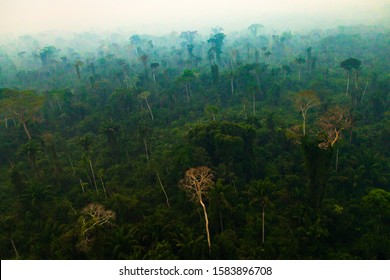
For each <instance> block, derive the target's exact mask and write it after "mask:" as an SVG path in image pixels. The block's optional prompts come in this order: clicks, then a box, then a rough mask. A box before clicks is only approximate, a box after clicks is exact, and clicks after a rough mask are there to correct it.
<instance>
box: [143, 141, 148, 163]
mask: <svg viewBox="0 0 390 280" xmlns="http://www.w3.org/2000/svg"><path fill="white" fill-rule="evenodd" d="M144 147H145V155H146V161H147V162H148V163H149V153H148V144H147V143H146V138H144Z"/></svg>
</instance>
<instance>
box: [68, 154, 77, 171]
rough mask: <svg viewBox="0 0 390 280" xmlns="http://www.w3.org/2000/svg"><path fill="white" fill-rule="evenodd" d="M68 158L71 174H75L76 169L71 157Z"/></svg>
mask: <svg viewBox="0 0 390 280" xmlns="http://www.w3.org/2000/svg"><path fill="white" fill-rule="evenodd" d="M68 159H69V162H70V166H72V170H73V175H76V169H74V165H73V162H72V159H71V158H70V157H68Z"/></svg>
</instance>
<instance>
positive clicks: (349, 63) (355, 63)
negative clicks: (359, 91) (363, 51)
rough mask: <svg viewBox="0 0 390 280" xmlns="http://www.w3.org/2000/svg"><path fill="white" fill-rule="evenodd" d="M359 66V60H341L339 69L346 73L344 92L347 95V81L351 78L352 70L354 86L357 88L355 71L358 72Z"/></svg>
mask: <svg viewBox="0 0 390 280" xmlns="http://www.w3.org/2000/svg"><path fill="white" fill-rule="evenodd" d="M360 65H361V62H360V60H358V59H356V58H352V57H351V58H348V59H346V60H343V61H342V62H341V63H340V67H341V68H343V69H344V70H345V71H347V91H346V94H348V92H349V80H350V76H351V72H352V70H353V69H355V86H356V87H357V75H358V74H357V71H358V70H359V68H360Z"/></svg>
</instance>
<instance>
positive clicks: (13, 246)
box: [10, 237, 19, 259]
mask: <svg viewBox="0 0 390 280" xmlns="http://www.w3.org/2000/svg"><path fill="white" fill-rule="evenodd" d="M10 241H11V244H12V248H13V249H14V252H15V255H16V259H19V253H18V250H17V249H16V246H15V243H14V240H13V239H12V237H11V239H10Z"/></svg>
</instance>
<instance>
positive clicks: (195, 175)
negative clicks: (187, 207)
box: [180, 166, 214, 253]
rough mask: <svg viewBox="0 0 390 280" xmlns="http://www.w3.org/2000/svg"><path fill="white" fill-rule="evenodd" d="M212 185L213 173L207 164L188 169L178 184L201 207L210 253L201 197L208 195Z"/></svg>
mask: <svg viewBox="0 0 390 280" xmlns="http://www.w3.org/2000/svg"><path fill="white" fill-rule="evenodd" d="M213 185H214V181H213V175H212V173H211V169H210V168H208V167H207V166H201V167H195V168H190V169H188V170H187V171H186V173H185V176H184V178H183V179H182V180H181V181H180V186H181V187H182V188H183V189H184V190H185V191H186V192H187V193H188V195H189V196H190V197H191V199H192V200H194V201H195V202H196V201H197V202H199V204H200V205H201V206H202V208H203V213H204V218H205V227H206V234H207V242H208V246H209V253H211V239H210V231H209V219H208V215H207V209H206V205H205V204H204V202H203V199H204V198H205V197H207V196H208V191H209V189H210V188H211V187H212V186H213Z"/></svg>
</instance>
